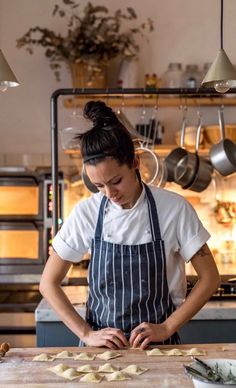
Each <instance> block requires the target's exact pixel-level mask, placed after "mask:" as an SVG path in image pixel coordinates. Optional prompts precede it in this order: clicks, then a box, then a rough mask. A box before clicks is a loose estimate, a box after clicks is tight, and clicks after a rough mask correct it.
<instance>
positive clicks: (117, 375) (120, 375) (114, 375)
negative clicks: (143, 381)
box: [106, 372, 130, 381]
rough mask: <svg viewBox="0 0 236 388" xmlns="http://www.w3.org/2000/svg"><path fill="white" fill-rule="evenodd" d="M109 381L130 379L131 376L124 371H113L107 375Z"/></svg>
mask: <svg viewBox="0 0 236 388" xmlns="http://www.w3.org/2000/svg"><path fill="white" fill-rule="evenodd" d="M106 379H107V381H121V380H130V377H129V376H127V375H126V374H124V373H122V372H113V373H111V374H109V375H107V376H106Z"/></svg>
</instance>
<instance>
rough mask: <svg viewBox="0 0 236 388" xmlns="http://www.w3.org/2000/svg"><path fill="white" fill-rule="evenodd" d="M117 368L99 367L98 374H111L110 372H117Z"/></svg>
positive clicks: (107, 365) (106, 365)
mask: <svg viewBox="0 0 236 388" xmlns="http://www.w3.org/2000/svg"><path fill="white" fill-rule="evenodd" d="M118 370H119V368H117V367H115V366H113V365H112V364H109V363H107V364H104V365H101V366H99V368H98V372H104V373H112V372H117V371H118Z"/></svg>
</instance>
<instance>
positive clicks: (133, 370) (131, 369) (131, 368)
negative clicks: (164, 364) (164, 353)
mask: <svg viewBox="0 0 236 388" xmlns="http://www.w3.org/2000/svg"><path fill="white" fill-rule="evenodd" d="M147 370H148V369H146V368H142V367H141V366H138V365H134V364H132V365H128V366H127V367H126V368H124V369H122V370H121V372H125V373H128V374H130V375H141V374H142V373H144V372H146V371H147Z"/></svg>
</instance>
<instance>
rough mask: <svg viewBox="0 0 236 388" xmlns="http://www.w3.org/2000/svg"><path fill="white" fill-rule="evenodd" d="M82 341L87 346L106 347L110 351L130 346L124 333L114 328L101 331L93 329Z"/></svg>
mask: <svg viewBox="0 0 236 388" xmlns="http://www.w3.org/2000/svg"><path fill="white" fill-rule="evenodd" d="M81 339H82V341H83V342H85V343H86V345H87V346H106V347H107V348H110V349H120V348H123V347H124V346H128V345H129V343H128V341H127V339H126V337H125V335H124V333H123V332H122V331H121V330H119V329H115V328H112V327H106V328H105V329H101V330H92V329H91V330H90V331H89V332H88V333H86V334H85V336H83V338H81Z"/></svg>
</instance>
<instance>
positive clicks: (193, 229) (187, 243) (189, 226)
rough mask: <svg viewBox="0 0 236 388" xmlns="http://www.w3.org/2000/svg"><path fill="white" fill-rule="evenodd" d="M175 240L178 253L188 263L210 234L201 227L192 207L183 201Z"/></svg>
mask: <svg viewBox="0 0 236 388" xmlns="http://www.w3.org/2000/svg"><path fill="white" fill-rule="evenodd" d="M177 238H178V243H179V247H180V249H179V253H180V255H181V256H182V257H183V258H184V260H185V261H186V262H188V261H189V260H190V259H191V258H192V257H193V256H194V255H195V254H196V253H197V252H198V250H199V249H200V248H201V247H202V246H203V245H204V244H205V243H206V242H207V241H208V240H209V238H210V234H209V232H208V231H207V230H206V229H205V228H204V226H203V225H202V222H201V221H200V219H199V217H198V215H197V213H196V211H195V210H194V208H193V207H192V205H191V204H190V203H189V202H187V201H186V200H183V201H182V203H181V208H180V211H179V218H178V225H177Z"/></svg>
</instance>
